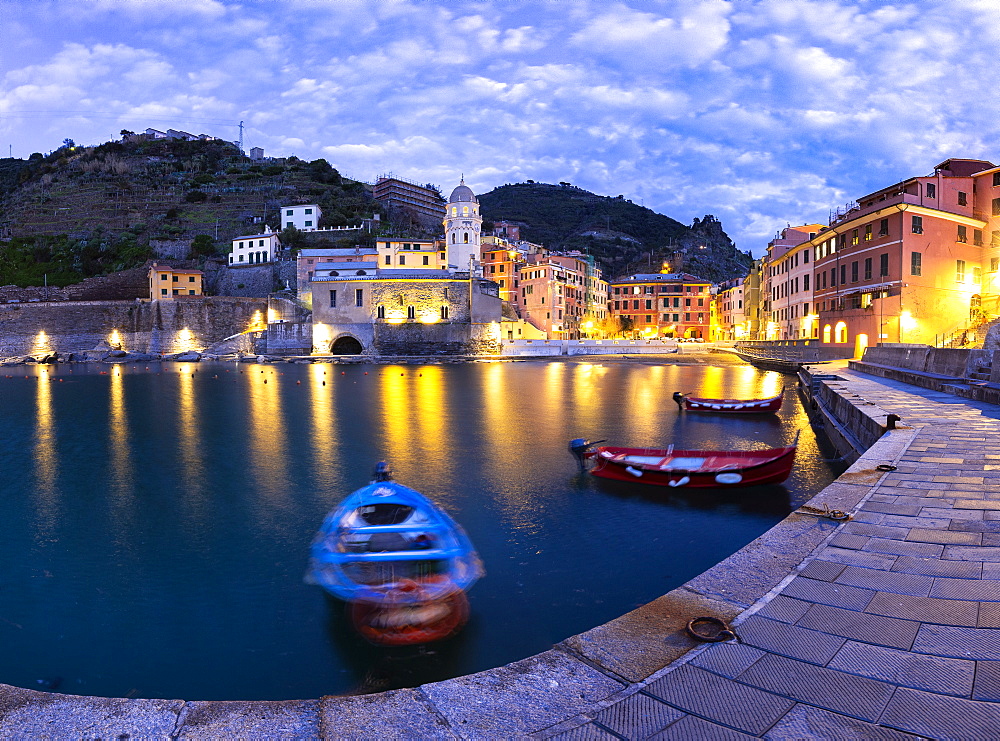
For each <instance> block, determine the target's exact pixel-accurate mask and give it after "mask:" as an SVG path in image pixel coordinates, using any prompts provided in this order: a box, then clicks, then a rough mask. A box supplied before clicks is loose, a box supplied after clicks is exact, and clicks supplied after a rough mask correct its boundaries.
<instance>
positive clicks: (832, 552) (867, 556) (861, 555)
mask: <svg viewBox="0 0 1000 741" xmlns="http://www.w3.org/2000/svg"><path fill="white" fill-rule="evenodd" d="M816 557H817V558H819V559H822V560H824V561H833V562H834V563H842V564H844V565H846V566H862V567H865V568H869V569H883V570H885V571H888V570H890V569H891V568H892V566H893V564H894V563H896V559H897V558H899V556H893V555H891V554H888V553H868V552H866V551H852V550H850V549H847V548H835V547H832V546H827V547H826V548H824V549H823V550H821V551H820V552H819V553H817V554H816Z"/></svg>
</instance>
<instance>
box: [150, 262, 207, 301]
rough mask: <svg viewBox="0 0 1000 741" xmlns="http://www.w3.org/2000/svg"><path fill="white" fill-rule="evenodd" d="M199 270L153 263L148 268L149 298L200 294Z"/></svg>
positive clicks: (173, 297) (161, 299)
mask: <svg viewBox="0 0 1000 741" xmlns="http://www.w3.org/2000/svg"><path fill="white" fill-rule="evenodd" d="M201 279H202V272H201V271H200V270H190V269H188V268H172V267H170V266H168V265H158V264H157V263H155V262H154V263H153V264H152V266H150V268H149V298H150V299H152V300H153V301H166V300H169V299H175V298H179V297H181V296H201V295H202V290H201Z"/></svg>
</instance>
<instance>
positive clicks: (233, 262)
mask: <svg viewBox="0 0 1000 741" xmlns="http://www.w3.org/2000/svg"><path fill="white" fill-rule="evenodd" d="M280 249H281V240H279V239H278V235H277V234H276V233H274V232H272V231H271V230H270V229H268V228H267V227H266V226H265V227H264V231H263V232H262V233H260V234H249V235H247V236H243V237H235V238H234V239H233V248H232V250H230V252H229V265H230V267H234V268H238V267H243V266H245V265H262V264H264V263H268V262H272V261H273V260H274V257H275V255H276V254H277V252H278V250H280Z"/></svg>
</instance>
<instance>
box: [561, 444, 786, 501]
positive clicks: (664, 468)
mask: <svg viewBox="0 0 1000 741" xmlns="http://www.w3.org/2000/svg"><path fill="white" fill-rule="evenodd" d="M594 445H595V444H591V443H588V442H587V441H586V440H574V441H573V442H572V443H570V450H571V451H572V452H573V453H574V455H576V456H577V457H578V458H580V459H581V462H582V460H584V459H589V460H591V461H593V463H594V466H593V468H592V469H591V470H590V473H591V474H593V475H594V476H599V477H601V478H605V479H615V480H617V481H632V482H639V483H643V484H653V485H654V486H671V487H683V488H685V489H705V488H712V489H732V488H735V487H743V486H758V485H760V484H780V483H781V482H782V481H784V480H785V479H787V478H788V474H789V473H790V472H791V470H792V464H793V463H794V462H795V451H796V449H797V448H798V435H797V434H796V436H795V442H794V443H792V444H791V445H789V446H788V447H785V448H771V449H768V450H674V447H673V446H672V445H671V446H670V447H669V448H666V449H657V448H619V447H614V446H610V445H601V446H597V447H594Z"/></svg>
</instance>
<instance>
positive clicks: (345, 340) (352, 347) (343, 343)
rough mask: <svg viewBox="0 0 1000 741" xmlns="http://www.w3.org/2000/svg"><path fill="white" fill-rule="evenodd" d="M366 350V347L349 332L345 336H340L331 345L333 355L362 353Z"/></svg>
mask: <svg viewBox="0 0 1000 741" xmlns="http://www.w3.org/2000/svg"><path fill="white" fill-rule="evenodd" d="M364 350H365V348H364V347H363V346H362V345H361V343H360V342H358V341H357V339H355V338H354V337H351V336H350V335H347V334H345V335H344V336H343V337H338V338H337V339H336V340H334V341H333V344H332V345H330V354H331V355H360V354H361V353H363V352H364Z"/></svg>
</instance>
